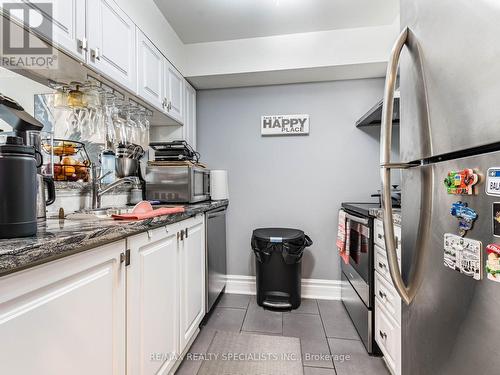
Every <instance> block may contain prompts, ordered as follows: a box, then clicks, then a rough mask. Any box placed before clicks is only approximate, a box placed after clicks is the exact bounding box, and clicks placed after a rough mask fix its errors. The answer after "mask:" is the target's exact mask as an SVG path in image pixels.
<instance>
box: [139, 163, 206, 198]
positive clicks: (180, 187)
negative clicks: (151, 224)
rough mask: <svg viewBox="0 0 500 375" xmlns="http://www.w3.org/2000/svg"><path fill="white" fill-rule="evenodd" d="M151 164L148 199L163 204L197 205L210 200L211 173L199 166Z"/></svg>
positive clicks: (148, 172)
mask: <svg viewBox="0 0 500 375" xmlns="http://www.w3.org/2000/svg"><path fill="white" fill-rule="evenodd" d="M164 163H165V162H163V163H162V162H149V163H148V166H147V167H146V199H147V200H150V201H160V202H162V203H196V202H203V201H206V200H209V199H210V191H209V186H210V171H209V170H208V169H205V168H202V167H200V166H197V165H193V164H189V163H186V164H184V165H181V164H178V165H169V164H166V163H165V164H164Z"/></svg>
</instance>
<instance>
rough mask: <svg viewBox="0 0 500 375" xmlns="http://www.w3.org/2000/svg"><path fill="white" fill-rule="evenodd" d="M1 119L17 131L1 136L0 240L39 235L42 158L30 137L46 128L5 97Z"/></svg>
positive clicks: (0, 106)
mask: <svg viewBox="0 0 500 375" xmlns="http://www.w3.org/2000/svg"><path fill="white" fill-rule="evenodd" d="M0 119H2V120H3V121H5V122H6V123H7V124H8V125H10V126H11V127H12V129H13V133H10V134H8V133H5V132H4V133H2V135H0V196H1V197H2V199H0V238H15V237H28V236H33V235H35V234H36V232H37V201H36V200H37V190H38V186H37V174H38V173H37V169H38V168H40V166H41V164H42V158H41V153H40V151H39V150H36V149H35V146H33V145H30V143H29V139H28V137H29V132H30V131H35V132H36V131H38V132H40V131H41V130H42V128H43V125H42V124H41V123H40V122H39V121H38V120H36V119H35V118H33V116H31V115H30V114H28V113H27V112H25V111H24V109H23V107H21V106H20V105H19V104H18V103H16V102H15V101H14V100H12V99H10V98H8V97H6V96H3V95H1V94H0ZM37 155H38V156H37Z"/></svg>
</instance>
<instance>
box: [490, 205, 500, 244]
mask: <svg viewBox="0 0 500 375" xmlns="http://www.w3.org/2000/svg"><path fill="white" fill-rule="evenodd" d="M492 219H493V220H492V221H493V235H494V236H495V237H500V202H495V203H493V217H492Z"/></svg>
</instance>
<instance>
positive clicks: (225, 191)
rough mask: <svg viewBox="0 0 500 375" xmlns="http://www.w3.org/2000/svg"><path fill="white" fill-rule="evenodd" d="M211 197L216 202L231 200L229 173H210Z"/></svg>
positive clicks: (219, 171) (221, 171)
mask: <svg viewBox="0 0 500 375" xmlns="http://www.w3.org/2000/svg"><path fill="white" fill-rule="evenodd" d="M210 196H211V198H212V200H214V201H220V200H223V199H229V186H228V182H227V171H223V170H213V171H210Z"/></svg>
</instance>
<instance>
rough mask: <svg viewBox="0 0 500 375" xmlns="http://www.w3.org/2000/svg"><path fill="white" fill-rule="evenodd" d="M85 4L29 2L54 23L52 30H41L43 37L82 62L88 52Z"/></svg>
mask: <svg viewBox="0 0 500 375" xmlns="http://www.w3.org/2000/svg"><path fill="white" fill-rule="evenodd" d="M85 2H86V0H52V4H51V2H49V1H47V0H30V1H28V3H29V4H30V5H31V6H32V7H33V8H34V9H35V10H37V11H38V12H39V13H40V14H42V16H43V17H44V19H45V20H47V21H49V22H51V23H52V28H51V29H50V28H49V29H46V28H41V30H43V31H42V33H41V34H42V36H43V37H45V38H47V39H49V40H50V41H52V42H53V43H55V45H56V46H58V47H60V48H61V49H63V50H65V51H66V52H68V53H70V54H71V55H73V56H74V57H76V58H77V59H79V60H82V61H85V59H86V50H87V47H86V37H85V18H86V17H85ZM51 5H52V6H51Z"/></svg>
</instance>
